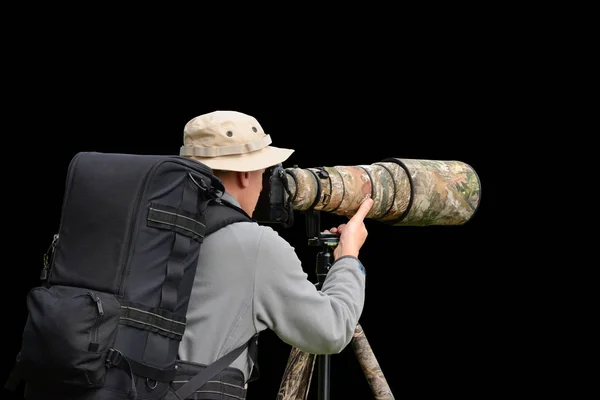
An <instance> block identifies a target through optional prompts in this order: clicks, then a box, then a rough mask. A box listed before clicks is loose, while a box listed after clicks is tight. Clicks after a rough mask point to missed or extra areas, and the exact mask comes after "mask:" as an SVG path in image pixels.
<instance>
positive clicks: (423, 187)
mask: <svg viewBox="0 0 600 400" xmlns="http://www.w3.org/2000/svg"><path fill="white" fill-rule="evenodd" d="M396 160H397V161H398V162H401V163H402V164H403V165H404V166H405V168H406V170H407V171H408V173H409V175H410V178H411V192H412V204H411V206H410V208H409V210H408V212H407V214H406V215H405V216H404V217H403V218H402V219H400V220H398V221H394V222H392V224H393V225H395V226H398V225H412V226H426V225H462V224H464V223H465V222H467V221H469V220H470V219H471V217H472V216H473V214H474V213H475V211H476V210H477V208H478V207H479V200H480V195H481V183H480V181H479V177H478V176H477V173H476V172H475V170H474V169H473V168H472V167H471V166H470V165H468V164H465V163H464V162H461V161H433V160H410V159H396Z"/></svg>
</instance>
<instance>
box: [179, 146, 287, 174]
mask: <svg viewBox="0 0 600 400" xmlns="http://www.w3.org/2000/svg"><path fill="white" fill-rule="evenodd" d="M293 152H294V150H292V149H282V148H279V147H273V146H267V147H265V148H263V149H260V150H257V151H253V152H251V153H244V154H231V155H227V156H219V157H198V156H189V157H190V158H193V159H194V160H197V161H200V162H201V163H203V164H205V165H206V166H208V167H209V168H211V169H213V170H223V171H239V172H248V171H257V170H260V169H263V168H264V169H267V168H269V167H272V166H274V165H277V164H279V163H283V162H284V161H285V160H287V159H288V158H289V157H290V156H291V155H292V153H293Z"/></svg>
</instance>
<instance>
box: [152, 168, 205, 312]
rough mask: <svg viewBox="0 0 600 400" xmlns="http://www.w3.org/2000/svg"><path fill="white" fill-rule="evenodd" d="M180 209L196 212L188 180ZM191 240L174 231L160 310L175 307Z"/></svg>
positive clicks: (195, 196)
mask: <svg viewBox="0 0 600 400" xmlns="http://www.w3.org/2000/svg"><path fill="white" fill-rule="evenodd" d="M181 208H182V209H183V210H189V211H192V210H198V193H197V191H196V190H194V188H193V187H192V183H191V182H190V181H189V180H186V182H185V184H184V186H183V194H182V198H181ZM192 240H193V239H192V238H191V237H189V236H188V235H183V234H181V233H180V232H178V231H175V240H174V241H173V248H172V249H171V254H170V256H169V260H168V261H167V276H166V277H165V282H164V284H163V287H162V293H161V299H160V306H159V307H160V308H162V309H165V310H169V311H173V310H174V309H175V306H176V305H177V293H178V287H179V283H180V282H181V278H183V274H184V272H185V268H184V261H185V259H186V258H187V256H188V254H189V249H190V245H191V243H192ZM200 240H201V238H200Z"/></svg>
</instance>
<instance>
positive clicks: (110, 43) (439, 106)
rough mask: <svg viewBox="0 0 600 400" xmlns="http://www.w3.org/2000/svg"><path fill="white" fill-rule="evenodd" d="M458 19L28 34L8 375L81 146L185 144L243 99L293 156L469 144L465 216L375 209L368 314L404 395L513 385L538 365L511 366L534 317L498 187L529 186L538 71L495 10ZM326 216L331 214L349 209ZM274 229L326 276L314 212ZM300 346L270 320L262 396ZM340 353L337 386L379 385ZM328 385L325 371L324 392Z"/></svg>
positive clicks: (440, 156)
mask: <svg viewBox="0 0 600 400" xmlns="http://www.w3.org/2000/svg"><path fill="white" fill-rule="evenodd" d="M80 24H81V26H79V24H78V27H77V28H78V29H82V28H83V26H84V25H85V24H84V23H83V22H81V23H80ZM449 25H451V26H452V24H449ZM498 26H501V25H496V27H498ZM454 28H455V29H449V30H443V29H439V30H436V31H435V33H433V31H429V30H428V29H426V28H424V27H422V28H419V29H417V28H415V29H414V30H411V31H404V32H403V33H409V35H400V33H399V32H395V31H393V29H391V28H390V31H389V32H382V36H381V37H382V39H381V41H378V38H379V37H376V38H373V39H370V38H367V37H365V36H363V35H361V34H360V33H359V32H356V31H354V34H348V35H346V36H344V38H343V40H342V38H341V37H340V35H339V34H337V33H336V32H330V34H329V35H327V36H320V37H317V38H315V39H314V41H310V42H307V41H304V40H303V39H302V38H296V39H294V40H293V43H292V41H282V42H277V41H276V40H275V39H274V36H276V34H274V33H273V34H271V35H267V37H266V38H265V39H258V40H257V41H256V42H254V41H248V42H245V41H244V40H243V37H237V39H236V40H226V41H225V43H220V42H219V43H218V44H217V43H215V42H213V41H211V40H210V39H209V38H208V37H207V36H199V37H198V39H197V41H196V42H195V43H194V42H193V40H192V44H190V47H185V46H175V44H174V43H173V42H171V41H166V40H165V39H164V38H163V37H162V36H161V34H160V33H152V34H151V33H141V32H136V31H133V32H131V33H130V34H129V35H127V36H118V35H117V36H115V37H113V36H111V37H110V39H109V38H107V37H106V36H104V35H102V34H101V32H104V31H102V30H98V31H94V32H96V33H97V34H92V35H90V36H89V39H88V38H87V36H86V40H87V41H85V42H78V41H77V40H76V37H77V32H79V30H78V29H75V30H73V29H71V30H68V29H62V28H61V27H59V26H56V27H55V29H54V30H50V31H46V32H45V34H40V35H37V36H36V37H35V40H29V41H26V42H25V43H23V44H20V45H18V46H17V45H15V46H14V47H13V48H12V50H14V54H15V56H14V57H13V58H11V59H10V62H9V66H10V67H11V73H10V74H8V75H7V81H6V87H7V89H10V92H9V93H10V102H9V104H10V105H9V106H7V108H6V117H7V119H8V118H10V120H11V121H14V125H12V126H13V128H12V132H9V133H8V134H6V135H4V136H3V137H4V139H3V140H4V149H5V153H6V154H11V155H12V156H13V157H12V158H9V157H6V158H4V160H3V162H4V164H5V171H8V172H6V173H5V177H4V180H5V188H10V190H7V189H5V190H4V192H3V194H4V196H3V204H4V213H3V214H4V215H5V217H6V221H7V222H6V223H7V226H5V254H6V257H5V259H4V268H3V269H4V274H5V278H7V279H8V280H7V282H10V285H6V286H5V290H3V291H2V296H3V298H2V304H5V305H8V307H6V306H5V307H3V309H4V313H9V314H10V315H9V316H7V315H6V314H5V316H4V318H3V320H4V321H5V322H4V329H3V335H4V337H5V339H3V341H4V343H5V344H8V345H5V347H4V350H3V352H2V366H3V367H5V369H4V371H6V372H5V373H4V374H3V375H2V376H7V375H8V371H9V369H10V367H11V365H12V362H13V360H14V357H15V356H16V354H17V352H18V350H19V345H20V335H21V331H22V327H23V324H24V323H25V319H26V316H27V315H26V308H25V296H26V294H27V292H28V290H29V289H30V288H31V287H33V286H34V285H36V284H37V282H38V281H37V277H38V274H39V269H40V268H41V262H42V255H43V253H44V252H45V251H46V249H47V247H48V245H49V243H50V241H51V239H52V235H53V234H54V233H55V232H56V229H57V228H58V223H59V217H60V207H61V202H62V195H63V190H64V182H65V174H66V170H67V166H68V163H69V161H70V159H71V157H72V156H73V155H75V154H76V153H77V152H79V151H102V152H131V153H141V154H175V153H178V150H179V146H180V145H181V141H182V137H183V126H184V125H185V123H186V122H187V121H189V120H190V119H191V118H193V117H195V116H196V115H200V114H203V113H206V112H210V111H214V110H237V111H241V112H244V113H248V114H251V115H253V116H254V117H256V118H257V119H258V120H259V122H260V123H261V125H262V126H263V128H264V130H265V131H266V132H267V133H269V134H270V135H271V136H272V138H273V142H274V143H273V144H274V145H276V146H280V147H287V148H293V149H295V150H296V151H295V153H294V154H293V155H292V157H291V158H290V159H289V160H288V161H287V162H286V163H285V164H284V166H291V165H294V164H297V165H299V166H300V167H318V166H336V165H357V164H370V163H373V162H377V161H380V160H382V159H384V158H388V157H398V158H416V159H433V160H460V161H463V162H466V163H468V164H469V165H471V166H472V167H473V168H474V169H475V170H476V172H477V173H478V175H479V177H480V180H481V183H482V201H481V205H480V208H479V210H478V211H477V213H476V214H475V216H474V217H473V219H472V220H471V221H469V222H468V223H466V224H465V225H463V226H450V227H389V226H386V225H383V224H381V223H379V222H377V221H369V220H367V221H366V223H367V227H368V229H369V238H368V240H367V243H366V244H365V245H364V247H363V249H362V251H361V259H362V261H363V263H364V265H365V267H366V268H367V271H368V279H367V289H366V290H367V293H366V304H365V309H364V312H363V315H362V317H361V319H360V323H361V325H362V326H363V328H364V330H365V332H366V335H367V338H368V340H369V342H370V344H371V346H372V348H373V351H374V353H375V355H376V356H377V359H378V361H379V364H380V366H381V368H382V370H383V372H384V374H385V376H386V378H387V380H388V383H389V385H390V387H391V389H392V391H393V392H394V394H395V396H396V398H429V397H432V396H438V395H455V396H459V397H462V398H491V397H494V396H495V395H498V394H505V393H506V392H507V391H509V389H508V388H509V387H511V386H512V385H514V384H515V383H518V382H520V381H521V380H522V379H524V378H523V375H521V374H520V373H518V372H516V371H518V369H517V368H507V365H512V366H513V367H514V364H513V361H514V360H513V355H514V351H515V347H514V346H515V343H516V342H517V341H518V340H519V339H518V338H519V337H520V335H521V334H522V333H521V332H520V331H519V328H518V327H519V320H518V318H517V317H516V315H515V314H513V305H514V299H515V297H516V296H517V293H518V291H519V290H520V287H519V283H518V281H514V280H512V279H509V277H510V276H511V274H512V273H513V272H514V270H513V268H514V267H512V266H511V265H506V264H505V263H504V259H505V257H504V254H505V251H506V247H507V246H506V241H507V239H506V234H505V233H506V231H507V229H509V228H508V227H509V226H510V225H511V222H510V214H509V213H507V212H506V211H507V207H508V206H509V205H508V204H507V203H506V202H504V201H503V200H501V195H507V194H508V195H509V196H507V197H510V196H518V194H515V193H512V192H511V190H512V188H511V182H510V181H509V180H508V179H506V178H505V176H506V175H505V174H506V171H507V167H506V164H507V160H508V161H510V159H511V158H510V155H509V154H508V153H507V152H506V150H507V149H508V148H509V147H510V146H509V143H511V142H512V139H513V138H515V137H518V136H519V135H520V134H521V133H523V130H522V129H523V127H520V128H519V127H517V128H516V126H517V125H516V124H515V121H516V120H517V119H518V118H519V116H520V115H522V114H523V113H524V112H526V110H525V109H524V108H523V107H522V103H523V96H524V95H523V93H522V92H521V93H516V84H515V82H516V80H517V79H521V78H522V77H523V74H525V73H526V72H524V70H523V69H518V68H517V66H521V67H522V66H523V64H522V60H523V54H522V53H521V52H520V51H519V50H515V49H514V48H509V47H510V46H508V45H507V42H506V36H505V35H504V34H503V33H502V32H503V31H501V30H500V31H499V30H496V29H492V28H490V27H489V26H486V24H485V21H483V22H481V24H477V25H471V28H470V29H466V28H465V27H464V26H463V27H460V26H455V27H454ZM382 29H383V28H382ZM383 38H385V40H384V39H383ZM188 39H189V38H188ZM521 89H522V88H521ZM6 93H8V92H6ZM525 96H526V94H525ZM513 198H514V197H513ZM322 219H323V220H322V222H323V224H324V225H326V226H327V227H328V226H329V225H331V226H333V225H336V224H338V223H340V222H343V219H341V218H338V217H336V216H330V215H323V216H322ZM277 229H278V230H279V231H280V234H281V235H282V236H283V237H285V238H286V239H287V240H289V242H290V243H291V244H292V245H293V246H294V247H295V248H296V250H297V251H298V254H299V256H300V258H301V260H303V264H304V268H305V271H306V272H307V273H309V275H310V276H311V277H313V278H314V268H315V254H316V253H315V251H316V250H315V248H313V247H309V246H308V245H307V237H306V234H305V230H304V229H305V227H304V221H303V220H302V219H301V218H297V223H296V225H295V226H294V227H292V228H287V229H282V228H277ZM289 351H290V347H289V346H288V345H286V344H285V343H283V342H281V341H280V340H279V338H277V337H276V336H275V335H274V334H272V333H270V332H264V333H263V334H262V335H261V339H260V354H259V362H260V366H261V372H262V378H261V379H260V380H259V381H257V382H255V383H252V384H251V385H250V387H249V395H248V399H275V397H276V393H277V391H278V388H279V384H280V381H281V377H282V373H283V370H284V368H285V365H286V362H287V357H288V355H289ZM523 356H525V358H526V357H527V355H526V354H521V357H523ZM331 362H332V369H331V388H332V389H331V399H332V400H333V399H349V398H351V399H369V398H372V396H371V394H370V388H369V386H368V384H367V381H366V379H365V378H364V375H363V374H362V371H361V369H360V366H359V364H358V363H357V360H356V358H355V357H354V355H353V353H352V351H351V348H350V347H348V348H346V349H345V350H344V351H343V352H342V353H341V354H338V355H334V356H332V359H331ZM522 365H523V361H521V364H520V366H517V367H522ZM316 381H317V375H316V374H315V375H314V377H313V383H316ZM316 396H317V393H316V387H315V388H313V389H312V390H311V394H310V396H309V398H311V399H316V398H317V397H316Z"/></svg>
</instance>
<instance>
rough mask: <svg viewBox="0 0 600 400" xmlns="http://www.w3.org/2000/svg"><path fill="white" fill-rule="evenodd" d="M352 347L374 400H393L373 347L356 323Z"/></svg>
mask: <svg viewBox="0 0 600 400" xmlns="http://www.w3.org/2000/svg"><path fill="white" fill-rule="evenodd" d="M352 349H353V350H354V353H355V354H356V358H357V359H358V362H359V364H360V366H361V367H362V370H363V372H364V373H365V376H366V378H367V382H369V386H371V390H372V391H373V395H374V396H375V399H376V400H394V395H393V394H392V391H391V389H390V387H389V386H388V383H387V380H386V379H385V377H384V376H383V372H382V371H381V368H380V366H379V363H378V362H377V358H375V354H374V353H373V349H371V345H370V344H369V341H368V340H367V337H366V336H365V332H364V331H363V328H362V326H360V324H358V325H356V328H354V336H353V338H352Z"/></svg>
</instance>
